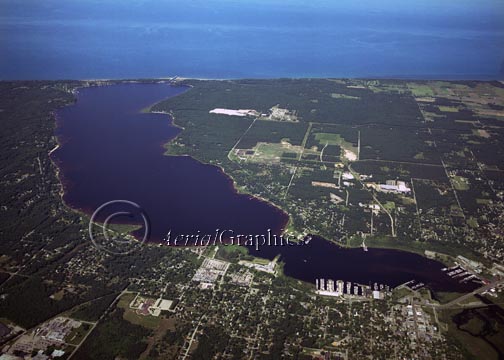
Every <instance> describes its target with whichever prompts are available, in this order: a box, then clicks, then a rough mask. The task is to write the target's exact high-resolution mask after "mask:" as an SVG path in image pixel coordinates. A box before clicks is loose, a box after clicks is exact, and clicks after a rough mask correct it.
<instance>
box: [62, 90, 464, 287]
mask: <svg viewBox="0 0 504 360" xmlns="http://www.w3.org/2000/svg"><path fill="white" fill-rule="evenodd" d="M184 91H188V89H187V88H184V87H172V86H169V85H167V84H159V83H158V84H140V83H130V84H119V85H113V86H102V87H93V88H83V89H81V90H79V94H78V96H77V102H76V103H75V104H74V105H72V106H68V107H65V108H63V109H61V110H59V111H58V112H57V129H56V135H57V136H58V139H59V142H60V143H61V147H60V148H59V149H58V150H56V151H54V152H53V153H52V158H53V160H54V161H55V162H56V163H57V165H58V166H59V168H60V178H61V180H62V182H63V184H64V189H65V194H64V200H65V202H66V203H67V204H68V205H70V206H71V207H73V208H75V209H79V210H81V211H83V212H85V213H88V214H91V213H93V211H94V210H95V209H96V208H97V207H99V206H100V205H101V204H103V203H105V202H108V201H111V200H117V199H126V200H129V201H133V202H135V203H137V204H138V205H140V206H141V207H142V208H143V209H144V210H145V212H146V213H147V214H148V216H149V218H150V222H151V229H152V231H151V241H153V242H160V241H162V239H163V238H164V237H165V235H166V233H167V232H168V231H169V230H172V233H173V234H196V233H197V232H198V231H200V232H201V234H207V233H210V234H213V233H214V232H215V230H216V229H231V230H233V231H235V233H237V234H265V233H267V230H268V229H271V230H272V232H273V233H279V232H280V231H281V229H282V228H283V227H284V226H285V224H286V222H287V216H286V215H285V214H284V213H283V212H282V211H280V210H279V209H277V208H275V207H273V206H271V205H269V204H267V203H265V202H263V201H260V200H258V199H255V198H252V197H250V196H247V195H241V194H238V193H237V192H236V191H235V190H234V188H233V184H232V181H231V179H230V178H229V177H227V176H226V175H225V174H224V173H223V172H222V171H221V170H220V169H219V168H217V167H215V166H210V165H204V164H201V163H199V162H198V161H196V160H194V159H192V158H190V157H187V156H177V157H174V156H165V155H163V153H164V148H163V144H165V143H166V142H168V141H169V140H170V139H172V138H173V137H175V136H176V135H177V134H178V132H179V131H180V130H179V129H177V128H176V127H174V126H172V125H171V119H170V117H169V116H168V115H165V114H149V113H141V110H142V109H144V108H145V107H147V106H149V105H152V104H153V103H156V102H158V101H160V100H162V99H164V98H167V97H171V96H176V95H178V94H180V93H182V92H184ZM189 91H190V90H189ZM251 252H252V253H253V254H254V255H257V256H261V257H266V258H270V259H272V258H273V257H275V256H276V255H278V254H280V255H281V259H282V261H283V262H284V263H285V268H284V270H285V273H286V274H287V275H290V276H293V277H295V278H297V279H300V280H304V281H308V282H314V281H315V279H316V278H333V279H342V280H347V281H353V282H359V283H362V284H367V283H369V282H371V283H373V282H379V283H382V284H387V285H391V286H395V285H399V284H401V283H404V282H407V281H409V280H416V281H421V282H424V283H426V284H429V285H430V286H431V287H432V288H435V289H443V290H463V289H464V287H463V286H461V285H460V284H459V283H458V282H457V281H452V280H451V279H450V278H449V277H448V276H446V275H445V274H444V273H443V272H442V271H441V268H442V267H443V265H442V264H440V263H438V262H435V261H432V260H429V259H426V258H424V257H422V256H419V255H416V254H412V253H407V252H402V251H396V250H384V249H370V251H368V252H364V251H362V249H350V250H347V249H340V248H338V247H337V246H336V245H334V244H332V243H329V242H327V241H325V240H323V239H320V238H315V239H313V240H312V241H311V242H310V243H309V244H307V245H304V246H297V245H296V246H283V247H265V246H264V247H261V248H260V250H259V251H254V250H253V249H251Z"/></svg>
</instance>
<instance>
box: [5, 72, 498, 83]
mask: <svg viewBox="0 0 504 360" xmlns="http://www.w3.org/2000/svg"><path fill="white" fill-rule="evenodd" d="M175 79H179V80H201V81H227V80H277V79H297V80H302V79H355V80H431V81H503V80H504V74H424V75H418V74H417V75H414V74H405V75H398V74H396V75H365V76H278V77H269V76H264V77H255V76H252V77H247V76H244V77H222V78H211V77H198V76H176V75H175V76H160V77H136V78H135V77H116V78H112V77H111V78H33V79H22V78H21V79H0V81H5V82H7V81H139V80H175Z"/></svg>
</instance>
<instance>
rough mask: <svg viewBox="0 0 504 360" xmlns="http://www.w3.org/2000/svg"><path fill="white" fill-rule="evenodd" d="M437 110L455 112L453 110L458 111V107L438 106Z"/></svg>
mask: <svg viewBox="0 0 504 360" xmlns="http://www.w3.org/2000/svg"><path fill="white" fill-rule="evenodd" d="M438 108H439V110H441V111H442V112H451V113H455V112H458V111H459V109H458V108H456V107H454V106H438Z"/></svg>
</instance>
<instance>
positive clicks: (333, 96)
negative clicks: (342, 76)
mask: <svg viewBox="0 0 504 360" xmlns="http://www.w3.org/2000/svg"><path fill="white" fill-rule="evenodd" d="M331 97H332V98H333V99H354V100H359V99H360V97H358V96H350V95H345V94H338V93H332V94H331Z"/></svg>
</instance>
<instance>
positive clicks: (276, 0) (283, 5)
mask: <svg viewBox="0 0 504 360" xmlns="http://www.w3.org/2000/svg"><path fill="white" fill-rule="evenodd" d="M502 19H504V2H503V1H502V0H482V1H469V0H459V1H438V0H417V1H404V0H380V1H375V0H363V1H354V0H338V1H331V0H314V1H306V0H246V1H231V0H191V1H179V0H167V1H164V0H163V1H160V0H159V1H152V0H151V1H149V0H147V1H117V0H103V1H68V0H44V1H39V0H23V1H18V0H0V39H1V40H0V49H1V53H2V56H0V79H62V78H65V79H83V78H86V79H89V78H145V77H149V78H152V77H163V76H174V75H179V76H185V77H203V78H244V77H266V78H279V77H382V76H394V77H396V76H397V77H404V76H409V77H413V78H465V79H467V78H477V79H488V78H495V77H497V76H502V75H503V71H504V70H503V60H504V21H502ZM499 73H500V75H498V74H499Z"/></svg>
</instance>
